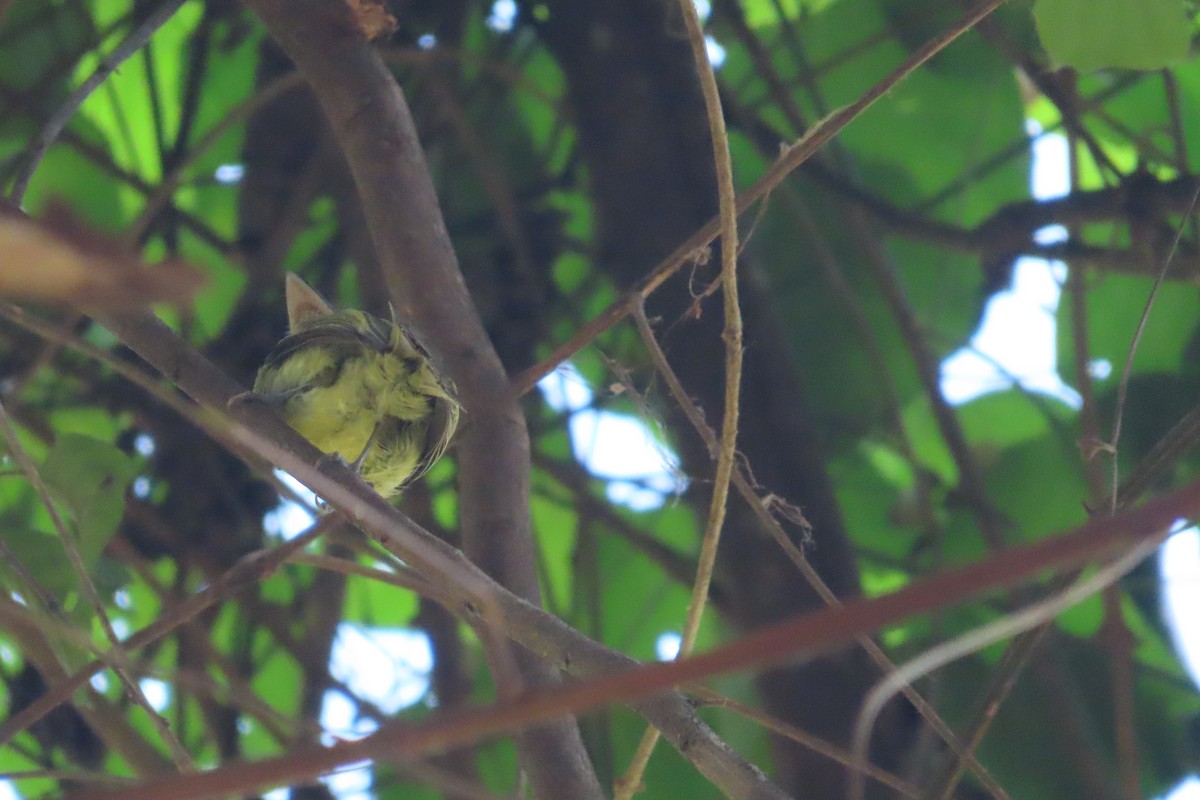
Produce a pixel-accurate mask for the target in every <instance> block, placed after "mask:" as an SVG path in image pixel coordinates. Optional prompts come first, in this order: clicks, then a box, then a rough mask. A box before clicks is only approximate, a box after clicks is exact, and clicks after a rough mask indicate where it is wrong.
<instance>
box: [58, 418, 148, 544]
mask: <svg viewBox="0 0 1200 800" xmlns="http://www.w3.org/2000/svg"><path fill="white" fill-rule="evenodd" d="M40 472H41V476H42V480H44V481H45V482H46V485H47V486H48V487H50V490H51V492H52V493H53V495H54V497H55V498H56V499H57V500H58V501H59V502H60V503H62V507H63V509H64V510H65V511H66V513H67V515H68V516H69V517H70V519H71V521H72V523H73V525H74V530H73V533H74V535H75V536H76V537H77V541H78V545H79V550H80V555H82V556H83V559H84V564H85V565H87V566H89V567H90V566H91V565H92V564H93V563H95V560H96V557H97V556H99V555H100V552H101V551H102V550H103V549H104V546H105V545H106V544H108V540H109V538H110V537H111V536H112V535H113V533H115V532H116V530H117V524H118V523H119V522H120V521H121V516H122V515H123V514H124V512H125V491H126V490H127V489H128V488H129V484H130V482H131V481H132V480H133V478H134V475H135V474H136V466H135V465H134V463H133V461H132V460H131V459H130V458H129V456H127V455H125V454H124V453H122V452H121V451H120V450H118V449H117V448H116V447H115V446H114V445H112V444H111V443H109V442H104V441H101V440H99V439H93V438H92V437H90V436H84V435H81V434H77V433H68V434H63V435H61V436H59V437H58V440H57V441H55V443H54V447H52V448H51V450H50V452H49V453H48V454H47V455H46V460H45V461H44V462H43V463H42V466H41V470H40Z"/></svg>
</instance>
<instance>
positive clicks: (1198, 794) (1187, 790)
mask: <svg viewBox="0 0 1200 800" xmlns="http://www.w3.org/2000/svg"><path fill="white" fill-rule="evenodd" d="M1166 798H1168V800H1200V778H1197V777H1196V776H1195V775H1192V776H1189V777H1187V778H1184V779H1183V780H1182V781H1180V783H1179V785H1178V786H1176V787H1175V788H1174V789H1172V790H1171V793H1170V794H1168V795H1166Z"/></svg>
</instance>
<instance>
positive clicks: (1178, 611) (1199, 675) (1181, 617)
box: [1158, 528, 1200, 684]
mask: <svg viewBox="0 0 1200 800" xmlns="http://www.w3.org/2000/svg"><path fill="white" fill-rule="evenodd" d="M1158 575H1159V579H1160V587H1159V591H1161V592H1162V599H1163V614H1164V616H1165V617H1166V621H1167V627H1169V628H1170V629H1171V638H1172V639H1174V641H1175V647H1176V649H1177V650H1178V651H1179V654H1180V657H1181V660H1182V661H1183V666H1184V667H1185V668H1186V669H1187V671H1188V674H1189V675H1191V676H1192V681H1193V682H1196V683H1198V684H1200V626H1198V625H1196V613H1195V612H1196V609H1197V608H1200V531H1197V530H1196V528H1188V529H1186V530H1183V531H1180V532H1179V533H1176V534H1174V535H1173V536H1171V538H1170V539H1167V541H1166V542H1164V543H1163V546H1162V549H1161V550H1160V551H1159V554H1158Z"/></svg>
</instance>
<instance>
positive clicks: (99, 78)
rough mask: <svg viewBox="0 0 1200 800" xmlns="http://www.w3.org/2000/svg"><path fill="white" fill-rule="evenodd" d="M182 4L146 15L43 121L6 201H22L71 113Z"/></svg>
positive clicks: (175, 1)
mask: <svg viewBox="0 0 1200 800" xmlns="http://www.w3.org/2000/svg"><path fill="white" fill-rule="evenodd" d="M184 2H186V0H163V4H162V5H160V6H159V7H158V8H156V9H154V10H153V11H152V12H150V15H149V16H148V17H146V19H145V20H143V21H142V24H141V25H138V26H137V27H136V28H134V29H133V31H131V32H130V34H129V35H128V36H126V37H125V39H124V40H122V42H121V43H120V44H119V45H117V46H116V48H115V49H114V50H113V51H112V52H111V53H109V54H108V55H107V56H105V57H103V58H101V59H100V63H99V64H98V65H97V66H96V71H95V72H93V73H92V74H91V75H89V76H88V79H87V80H85V81H84V82H83V83H81V84H80V85H79V86H77V87H76V88H75V90H74V91H73V92H71V94H70V95H69V96H68V97H67V99H66V102H64V103H63V104H62V105H61V106H59V108H58V110H57V111H55V112H54V113H53V114H52V115H51V116H50V119H48V120H46V124H45V125H43V126H42V129H41V131H39V132H38V135H37V136H35V137H34V139H33V141H32V142H30V143H29V149H28V151H27V153H26V155H25V163H24V164H23V165H22V166H21V171H20V172H18V173H17V177H16V179H15V180H14V181H13V188H12V191H11V192H10V193H9V195H8V197H9V199H10V200H11V201H12V202H13V203H15V204H16V205H20V204H21V201H22V199H24V197H25V190H26V189H27V188H29V181H30V179H31V178H32V177H33V173H34V172H35V171H37V168H38V165H40V164H41V163H42V159H43V158H45V156H46V152H47V151H48V150H49V149H50V145H52V144H54V140H55V139H57V138H58V135H59V134H60V133H61V132H62V129H63V128H65V127H66V126H67V123H68V122H70V121H71V118H72V117H74V116H75V112H76V111H78V110H79V107H80V106H82V105H83V102H84V101H85V100H87V99H88V97H89V96H90V95H91V93H92V92H94V91H95V90H96V89H97V87H99V86H100V85H101V84H102V83H104V81H105V80H107V78H108V76H109V75H111V74H112V73H113V71H115V70H116V68H117V67H119V66H121V64H123V63H124V62H125V60H126V59H128V58H129V57H130V56H132V55H133V54H134V53H136V52H137V51H138V50H141V49H142V47H144V46H145V44H146V42H148V41H150V37H151V36H153V35H154V34H155V32H156V31H158V29H159V28H161V27H162V26H163V25H165V24H166V23H167V20H169V19H170V18H171V17H173V16H175V12H176V11H178V10H179V8H180V7H181V6H182V5H183V4H184Z"/></svg>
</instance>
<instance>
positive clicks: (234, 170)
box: [213, 164, 246, 186]
mask: <svg viewBox="0 0 1200 800" xmlns="http://www.w3.org/2000/svg"><path fill="white" fill-rule="evenodd" d="M244 177H246V167H245V165H244V164H222V165H221V166H219V167H217V168H216V169H215V170H213V180H215V181H216V182H217V183H219V184H221V185H222V186H237V185H238V184H239V183H241V182H242V178H244Z"/></svg>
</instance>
